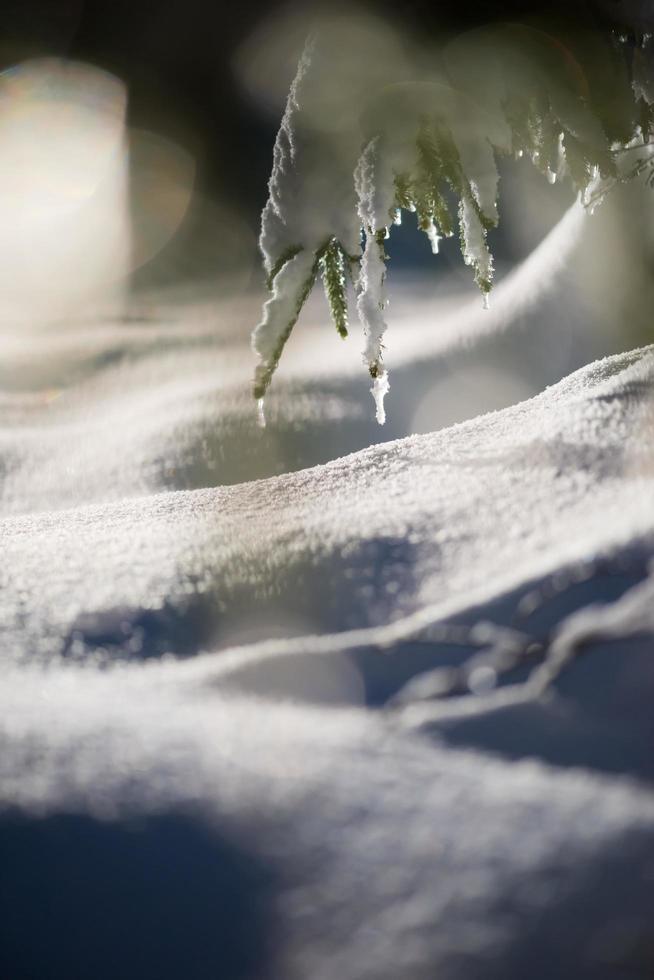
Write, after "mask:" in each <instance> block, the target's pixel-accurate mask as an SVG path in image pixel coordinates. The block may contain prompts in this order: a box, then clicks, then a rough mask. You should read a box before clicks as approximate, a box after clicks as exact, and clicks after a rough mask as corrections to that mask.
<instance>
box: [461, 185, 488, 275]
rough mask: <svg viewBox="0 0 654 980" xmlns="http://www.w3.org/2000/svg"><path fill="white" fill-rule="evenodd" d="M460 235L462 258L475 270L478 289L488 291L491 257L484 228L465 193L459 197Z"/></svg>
mask: <svg viewBox="0 0 654 980" xmlns="http://www.w3.org/2000/svg"><path fill="white" fill-rule="evenodd" d="M459 217H460V222H461V237H462V239H463V260H464V262H465V264H466V265H469V266H471V267H472V268H473V269H474V271H475V279H476V281H477V284H478V285H479V287H480V289H481V290H482V291H483V292H484V293H488V292H489V291H490V288H491V283H492V280H493V259H492V257H491V254H490V252H489V250H488V245H487V244H486V229H485V228H484V226H483V224H482V222H481V218H480V217H479V213H478V211H477V209H476V208H475V206H474V203H473V201H472V199H471V198H470V197H469V196H468V195H467V194H464V196H463V197H462V199H461V205H460V210H459Z"/></svg>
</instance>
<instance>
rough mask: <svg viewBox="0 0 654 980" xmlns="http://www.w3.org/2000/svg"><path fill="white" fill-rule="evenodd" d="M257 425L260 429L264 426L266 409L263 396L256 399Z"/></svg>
mask: <svg viewBox="0 0 654 980" xmlns="http://www.w3.org/2000/svg"><path fill="white" fill-rule="evenodd" d="M257 425H258V426H259V428H260V429H265V428H266V411H265V406H264V400H263V398H258V399H257Z"/></svg>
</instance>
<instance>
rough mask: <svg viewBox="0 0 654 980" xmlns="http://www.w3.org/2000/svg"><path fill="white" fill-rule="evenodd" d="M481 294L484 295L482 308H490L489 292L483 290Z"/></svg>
mask: <svg viewBox="0 0 654 980" xmlns="http://www.w3.org/2000/svg"><path fill="white" fill-rule="evenodd" d="M483 296H484V301H483V302H484V309H485V310H490V293H486V292H485V293H484V294H483Z"/></svg>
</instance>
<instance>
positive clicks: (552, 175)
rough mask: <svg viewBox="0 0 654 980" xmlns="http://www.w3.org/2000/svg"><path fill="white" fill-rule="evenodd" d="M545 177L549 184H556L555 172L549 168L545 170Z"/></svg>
mask: <svg viewBox="0 0 654 980" xmlns="http://www.w3.org/2000/svg"><path fill="white" fill-rule="evenodd" d="M547 179H548V180H549V182H550V184H556V173H555V172H554V171H553V170H550V169H549V168H548V170H547Z"/></svg>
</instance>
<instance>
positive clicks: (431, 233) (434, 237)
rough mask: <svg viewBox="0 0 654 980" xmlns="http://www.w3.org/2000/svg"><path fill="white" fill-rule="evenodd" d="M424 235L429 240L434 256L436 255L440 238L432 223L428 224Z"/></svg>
mask: <svg viewBox="0 0 654 980" xmlns="http://www.w3.org/2000/svg"><path fill="white" fill-rule="evenodd" d="M425 234H426V236H427V238H428V239H429V244H430V245H431V250H432V252H433V253H434V255H438V243H439V242H440V240H441V236H440V235H439V234H438V229H437V227H436V225H435V224H434V222H433V221H432V222H430V223H429V224H428V225H427V227H426V228H425Z"/></svg>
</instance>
